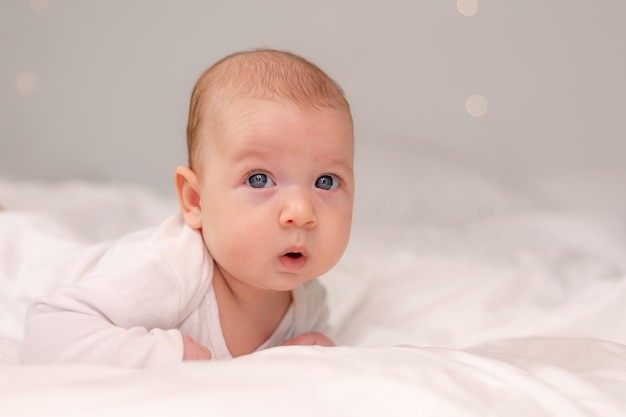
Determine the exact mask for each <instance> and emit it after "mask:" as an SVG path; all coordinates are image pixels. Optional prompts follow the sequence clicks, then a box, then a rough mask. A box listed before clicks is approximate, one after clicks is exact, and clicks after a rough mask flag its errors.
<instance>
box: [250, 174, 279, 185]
mask: <svg viewBox="0 0 626 417" xmlns="http://www.w3.org/2000/svg"><path fill="white" fill-rule="evenodd" d="M247 182H248V185H249V186H250V187H252V188H267V187H272V186H274V185H276V184H275V183H274V181H272V179H271V178H270V177H268V176H267V175H266V174H262V173H260V172H257V173H256V174H252V175H250V176H249V177H248V180H247Z"/></svg>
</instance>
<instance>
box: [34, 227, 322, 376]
mask: <svg viewBox="0 0 626 417" xmlns="http://www.w3.org/2000/svg"><path fill="white" fill-rule="evenodd" d="M96 253H97V254H98V256H101V254H100V252H96ZM93 265H94V266H93V267H90V268H89V269H88V270H87V271H84V274H82V276H81V277H80V278H79V279H78V280H76V281H75V282H73V283H72V284H70V285H68V286H64V287H62V288H60V289H58V290H56V291H55V292H54V293H53V294H52V295H50V296H44V297H39V298H37V299H36V301H35V303H34V304H33V305H32V306H31V307H30V309H29V312H28V317H27V320H26V329H25V335H24V342H23V345H22V362H24V363H63V362H81V363H98V364H110V365H117V366H126V367H147V366H156V365H163V364H169V363H176V362H180V361H182V358H183V343H182V335H181V333H185V334H188V335H189V336H191V337H192V338H193V339H194V340H195V341H196V342H197V343H200V344H202V345H204V346H206V347H208V348H209V349H210V350H211V353H212V357H213V359H224V358H230V357H231V355H230V353H229V351H228V348H227V347H226V342H225V341H224V336H223V334H222V329H221V326H220V320H219V312H218V309H217V303H216V300H215V293H214V290H213V285H212V279H213V259H212V258H211V255H210V254H209V253H208V251H207V250H206V247H205V245H204V243H203V241H202V236H201V234H200V233H199V232H198V231H196V230H193V229H191V228H189V227H188V226H187V225H185V223H184V221H183V220H182V217H181V216H180V215H178V216H173V217H170V218H169V219H167V220H166V221H165V222H163V223H162V224H161V225H160V226H159V227H158V228H157V229H156V230H155V229H151V230H147V231H141V232H137V233H134V234H131V235H128V236H126V237H124V238H122V239H121V240H119V241H117V242H115V243H114V244H112V246H111V247H110V248H108V250H107V251H106V252H105V253H104V256H101V258H100V259H99V260H97V262H94V263H93ZM292 294H293V303H292V305H291V306H290V307H289V310H288V311H287V313H286V314H285V316H284V317H283V319H282V321H281V322H280V324H279V325H278V327H277V328H276V330H275V331H274V333H273V334H272V335H271V337H270V338H269V339H268V340H267V341H266V342H265V343H264V344H263V345H262V346H260V347H259V350H260V349H264V348H268V347H272V346H277V345H280V343H281V342H282V341H284V340H285V339H288V338H292V337H294V336H296V335H298V334H300V333H303V332H307V331H314V330H318V331H323V330H324V329H323V327H324V326H325V324H326V320H327V318H328V311H327V308H326V302H325V293H324V289H323V287H322V286H321V284H319V283H318V282H317V280H311V281H309V282H307V283H305V284H303V285H301V286H299V287H298V288H296V289H295V290H293V291H292Z"/></svg>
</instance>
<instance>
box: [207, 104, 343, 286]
mask: <svg viewBox="0 0 626 417" xmlns="http://www.w3.org/2000/svg"><path fill="white" fill-rule="evenodd" d="M212 133H213V134H212V135H211V138H210V139H208V140H207V142H205V146H204V147H203V152H204V155H203V158H204V159H203V162H202V166H203V172H202V175H201V178H202V183H201V184H200V205H201V210H202V234H203V237H204V241H205V243H206V245H207V248H208V250H209V252H210V253H211V255H212V256H213V258H214V259H215V262H216V264H217V267H218V268H219V270H220V271H221V273H222V274H223V275H224V277H225V278H226V279H227V280H236V281H237V282H238V284H244V285H248V286H252V287H254V288H258V289H265V290H274V291H286V290H291V289H293V288H295V287H297V286H298V285H300V284H302V283H303V282H305V281H308V280H310V279H312V278H314V277H317V276H319V275H321V274H323V273H325V272H327V271H328V270H329V269H330V268H332V267H333V266H334V265H335V264H336V263H337V261H338V260H339V258H340V257H341V255H342V254H343V252H344V250H345V248H346V245H347V243H348V238H349V234H350V226H351V222H352V205H353V200H354V175H353V152H354V143H353V131H352V124H351V122H350V119H349V118H348V116H347V115H346V114H345V113H343V112H341V111H338V110H332V109H326V110H312V111H307V110H303V109H301V108H299V107H296V106H294V105H290V104H284V103H279V102H276V101H270V100H241V101H238V102H236V103H234V104H232V105H230V106H229V107H228V110H226V111H223V114H222V119H221V120H220V124H219V126H217V127H216V128H215V129H214V130H213V132H212Z"/></svg>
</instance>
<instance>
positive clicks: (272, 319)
mask: <svg viewBox="0 0 626 417" xmlns="http://www.w3.org/2000/svg"><path fill="white" fill-rule="evenodd" d="M213 287H214V289H215V298H216V300H217V305H218V309H219V317H220V325H221V328H222V333H223V334H224V340H225V341H226V346H227V347H228V350H229V352H230V354H231V355H232V356H233V357H237V356H241V355H245V354H248V353H252V352H254V351H255V350H256V349H257V348H258V347H259V346H261V345H262V344H263V343H264V342H265V341H266V340H267V339H268V338H269V337H270V336H271V335H272V333H274V331H275V329H276V327H277V326H278V324H279V323H280V322H281V320H282V318H283V317H284V315H285V313H286V312H287V309H288V308H289V305H290V304H291V300H292V295H291V291H270V290H262V289H258V288H250V286H248V285H245V284H242V283H241V282H238V281H236V280H233V279H230V280H229V279H227V278H225V277H224V274H223V273H222V271H221V270H220V268H219V267H218V266H217V265H216V266H215V273H214V276H213Z"/></svg>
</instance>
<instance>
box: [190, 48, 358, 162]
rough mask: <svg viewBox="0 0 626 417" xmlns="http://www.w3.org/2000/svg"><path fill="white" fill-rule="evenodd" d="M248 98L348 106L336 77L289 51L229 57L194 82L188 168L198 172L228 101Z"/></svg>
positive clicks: (306, 105) (313, 105)
mask: <svg viewBox="0 0 626 417" xmlns="http://www.w3.org/2000/svg"><path fill="white" fill-rule="evenodd" d="M245 99H261V100H263V99H264V100H276V101H280V102H285V103H290V104H292V105H295V106H297V107H300V108H302V109H305V110H324V109H332V110H336V111H339V112H343V113H344V114H345V116H346V118H347V120H348V121H349V122H350V124H352V115H351V113H350V107H349V105H348V101H347V100H346V98H345V96H344V94H343V91H342V90H341V88H340V87H339V85H338V84H337V83H335V81H333V80H332V79H331V78H330V77H329V76H328V75H327V74H326V73H324V72H323V71H322V70H321V69H320V68H318V67H317V66H316V65H315V64H313V63H311V62H309V61H307V60H305V59H304V58H302V57H300V56H298V55H294V54H292V53H289V52H285V51H277V50H271V49H260V50H252V51H245V52H238V53H234V54H232V55H229V56H227V57H225V58H223V59H221V60H219V61H218V62H216V63H215V64H213V65H212V66H211V67H209V68H208V69H207V70H206V71H205V72H204V73H203V74H202V76H201V77H200V78H199V79H198V81H197V82H196V85H195V87H194V89H193V93H192V95H191V103H190V105H189V119H188V124H187V151H188V156H189V167H190V168H191V169H192V170H194V171H196V172H197V173H198V174H200V172H199V171H198V169H199V167H200V166H201V164H202V156H203V153H202V147H203V142H204V141H206V140H210V139H211V134H210V132H212V130H213V129H215V128H216V127H217V126H218V125H219V123H220V121H221V117H222V116H223V112H224V111H226V110H227V109H228V107H229V105H231V104H233V103H234V102H236V101H240V100H245Z"/></svg>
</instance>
